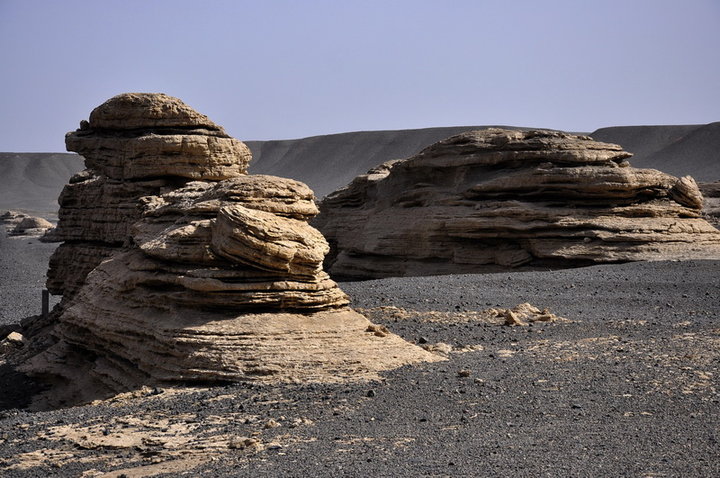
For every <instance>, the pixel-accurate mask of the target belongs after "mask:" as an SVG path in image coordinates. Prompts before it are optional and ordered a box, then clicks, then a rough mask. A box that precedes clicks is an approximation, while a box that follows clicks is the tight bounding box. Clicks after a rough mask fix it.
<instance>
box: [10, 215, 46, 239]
mask: <svg viewBox="0 0 720 478" xmlns="http://www.w3.org/2000/svg"><path fill="white" fill-rule="evenodd" d="M0 223H3V224H5V228H6V230H7V232H8V235H10V236H42V235H43V234H45V233H46V232H48V231H50V230H52V229H53V228H54V227H55V226H54V225H53V223H51V222H50V221H48V220H47V219H44V218H42V217H35V216H30V215H28V214H25V213H23V212H19V211H6V212H4V213H3V214H2V215H1V216H0Z"/></svg>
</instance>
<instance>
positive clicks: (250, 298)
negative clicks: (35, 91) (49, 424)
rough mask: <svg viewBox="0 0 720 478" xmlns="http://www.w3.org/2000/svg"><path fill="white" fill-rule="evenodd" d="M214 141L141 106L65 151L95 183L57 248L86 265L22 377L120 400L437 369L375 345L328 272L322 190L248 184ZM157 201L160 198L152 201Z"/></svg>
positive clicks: (223, 142) (111, 104) (100, 115)
mask: <svg viewBox="0 0 720 478" xmlns="http://www.w3.org/2000/svg"><path fill="white" fill-rule="evenodd" d="M182 128H185V129H183V130H182V132H181V133H178V134H170V132H171V131H175V129H182ZM219 131H222V130H221V129H220V128H219V127H217V126H214V125H213V124H212V123H210V122H209V121H208V120H207V118H205V117H204V116H201V115H199V114H197V113H195V112H194V111H192V110H190V109H189V108H188V107H186V106H185V105H183V104H182V103H180V102H179V100H176V99H174V98H169V97H167V96H164V95H135V94H133V95H121V96H120V97H115V98H113V99H111V100H110V101H108V102H107V103H105V104H104V105H102V106H100V107H99V108H97V109H96V110H95V111H94V112H93V115H91V117H90V128H89V129H88V128H87V127H85V128H84V129H81V130H80V131H78V132H75V133H71V134H70V135H69V136H68V145H69V146H70V147H71V148H73V149H75V150H77V151H80V152H81V153H82V154H88V155H90V159H87V157H86V159H87V164H88V166H89V167H90V168H92V169H91V172H86V173H83V174H82V175H81V176H80V177H76V179H75V180H74V182H73V183H72V184H71V185H69V186H68V188H67V189H66V191H65V192H64V193H63V197H62V198H61V204H63V209H62V210H61V219H60V225H59V231H58V235H59V236H60V237H62V238H64V239H65V240H66V241H69V242H70V244H71V246H72V247H73V248H74V250H75V251H81V252H80V254H83V255H84V256H83V257H86V259H85V260H84V262H83V264H82V267H76V266H74V265H72V264H69V263H68V262H67V261H70V260H72V257H76V256H71V255H66V254H67V253H66V252H63V251H61V252H60V253H59V258H55V260H54V263H53V264H52V266H51V273H52V277H51V281H55V282H53V283H58V284H61V283H62V282H63V280H64V274H67V275H69V280H70V282H71V283H72V285H71V287H67V286H66V287H65V288H64V289H63V290H64V291H65V292H66V296H65V297H64V300H63V302H62V304H61V306H60V307H59V309H60V310H59V312H57V313H58V315H59V318H58V320H57V323H56V324H55V326H54V330H53V334H54V335H55V336H56V337H57V339H58V342H57V343H56V344H54V345H53V346H52V347H50V348H49V349H47V350H46V351H44V352H43V353H41V354H39V355H37V356H36V357H34V358H33V359H31V360H30V361H29V362H28V363H26V364H25V365H24V366H23V370H27V371H30V372H31V373H33V374H35V375H45V376H53V377H55V378H57V377H62V378H64V379H65V380H67V381H70V382H73V381H76V380H79V381H80V382H81V383H84V384H87V383H88V381H90V382H92V384H94V385H92V386H90V385H88V387H89V388H88V389H93V388H98V387H99V388H100V389H105V390H113V391H120V390H126V389H129V388H132V387H134V386H137V385H138V384H152V383H165V382H175V383H177V382H212V381H228V380H250V379H252V380H271V381H275V380H281V381H292V380H329V381H336V380H345V379H353V378H367V377H372V376H374V374H376V373H377V372H378V371H380V370H385V369H389V368H395V367H398V366H401V365H404V364H408V363H413V362H417V361H423V360H437V359H438V358H437V357H436V356H433V355H432V354H429V353H427V352H426V351H424V350H422V349H420V348H418V347H416V346H414V345H411V344H409V343H407V342H405V341H404V340H402V339H401V338H400V337H398V336H396V335H393V334H384V335H383V336H382V337H380V336H377V335H375V334H374V333H373V331H372V330H371V329H372V324H371V323H370V322H369V321H368V320H367V319H366V318H365V317H363V316H362V315H360V314H358V313H356V312H354V311H353V310H351V309H349V308H348V307H347V304H348V298H347V296H346V295H345V294H344V293H343V292H342V291H341V290H340V289H339V288H338V286H337V284H335V282H333V281H332V280H331V279H330V278H329V277H328V275H327V274H326V273H325V272H323V269H322V262H323V258H324V256H325V254H326V253H327V251H328V250H329V247H328V245H327V242H326V241H325V239H324V238H323V236H322V235H321V234H320V233H319V232H318V231H317V230H315V229H313V228H312V227H311V226H310V225H309V224H308V220H309V219H310V218H312V217H313V216H314V215H315V214H317V212H318V210H317V207H316V205H315V202H314V196H313V192H312V190H310V189H309V188H308V187H307V186H306V185H304V184H302V183H300V182H298V181H294V180H290V179H283V178H278V177H273V176H261V175H246V174H244V173H243V172H244V170H245V166H246V164H247V162H248V160H249V159H250V158H249V153H248V152H247V149H246V148H245V147H244V145H243V144H242V143H241V142H239V141H237V140H234V139H232V138H227V137H225V136H224V135H220V134H219V133H218V132H219ZM125 132H128V133H125ZM160 133H162V134H160ZM148 144H151V145H152V148H146V146H147V145H148ZM171 151H174V153H173V154H171ZM150 157H152V159H149V158H150ZM196 179H197V180H196ZM173 186H175V187H173ZM151 190H154V191H157V192H159V193H157V194H154V195H143V194H142V193H144V192H147V191H151ZM104 194H107V197H106V198H104V197H103V195H104ZM139 196H142V197H139ZM95 219H102V221H99V222H98V223H95ZM93 246H94V247H98V248H99V249H98V250H96V249H93ZM66 251H67V248H66ZM101 262H102V263H101ZM91 265H92V267H93V269H92V271H88V273H87V274H85V271H86V270H87V269H89V268H91ZM79 271H80V272H82V273H83V274H81V273H80V272H79ZM56 290H57V289H56ZM69 291H72V292H73V293H72V294H70V296H68V292H69ZM79 392H80V389H79V388H78V387H75V388H74V389H73V393H79ZM84 398H85V399H88V398H90V397H84ZM73 399H74V400H77V399H80V400H82V399H83V397H78V396H76V397H74V398H73Z"/></svg>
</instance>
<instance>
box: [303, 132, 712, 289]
mask: <svg viewBox="0 0 720 478" xmlns="http://www.w3.org/2000/svg"><path fill="white" fill-rule="evenodd" d="M630 156H632V155H631V154H630V153H628V152H626V151H623V150H622V148H621V147H620V146H618V145H614V144H608V143H600V142H596V141H593V140H592V138H590V137H587V136H576V135H571V134H567V133H563V132H557V131H541V130H538V131H512V130H505V129H500V128H490V129H485V130H478V131H472V132H467V133H463V134H460V135H456V136H453V137H451V138H448V139H446V140H444V141H440V142H438V143H436V144H434V145H431V146H429V147H428V148H426V149H424V150H423V151H421V152H420V153H418V154H417V155H415V156H413V157H411V158H409V159H406V160H396V161H390V162H387V163H384V164H382V165H380V166H378V167H377V168H375V169H373V170H371V171H369V172H368V173H367V174H365V175H362V176H359V177H357V178H356V179H355V180H354V181H353V182H352V183H350V184H349V185H348V186H346V187H345V188H342V189H340V190H338V191H336V192H334V193H332V194H330V195H328V196H327V197H326V198H325V200H324V201H323V202H322V203H321V206H320V209H321V214H320V215H319V216H318V218H317V219H316V220H315V222H314V223H313V224H314V225H315V226H316V227H318V229H320V231H322V233H323V234H324V235H325V237H326V238H327V239H328V241H329V242H330V244H331V247H332V249H333V251H332V252H331V254H330V255H329V256H328V261H327V263H326V265H327V266H329V268H328V267H326V268H328V270H329V271H330V272H331V274H333V275H334V276H337V277H346V278H378V277H389V276H404V275H429V274H448V273H468V272H479V271H489V270H498V269H508V268H514V267H521V266H560V267H565V266H577V265H587V264H593V263H608V262H625V261H637V260H663V259H689V258H715V259H717V258H719V257H720V231H718V230H717V229H715V228H714V227H712V226H711V225H710V224H708V222H706V221H705V220H704V219H702V218H701V208H702V203H703V197H702V194H701V193H700V191H699V189H698V187H697V185H696V184H695V181H694V180H693V179H692V178H691V177H689V176H687V177H684V178H680V179H678V178H676V177H673V176H670V175H668V174H664V173H662V172H660V171H656V170H653V169H637V168H633V167H630V164H629V163H628V161H627V159H628V158H629V157H630Z"/></svg>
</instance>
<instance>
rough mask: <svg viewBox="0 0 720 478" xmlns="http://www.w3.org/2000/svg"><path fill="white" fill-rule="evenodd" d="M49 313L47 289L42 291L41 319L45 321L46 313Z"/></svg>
mask: <svg viewBox="0 0 720 478" xmlns="http://www.w3.org/2000/svg"><path fill="white" fill-rule="evenodd" d="M49 312H50V292H48V290H47V289H43V291H42V316H43V319H47V317H48V313H49Z"/></svg>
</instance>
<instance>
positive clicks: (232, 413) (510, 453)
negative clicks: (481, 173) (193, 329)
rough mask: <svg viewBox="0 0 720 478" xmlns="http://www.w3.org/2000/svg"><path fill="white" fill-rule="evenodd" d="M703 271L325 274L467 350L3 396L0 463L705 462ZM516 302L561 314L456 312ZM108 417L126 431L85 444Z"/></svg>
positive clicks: (635, 468) (710, 465)
mask: <svg viewBox="0 0 720 478" xmlns="http://www.w3.org/2000/svg"><path fill="white" fill-rule="evenodd" d="M718 272H720V261H689V262H655V263H634V264H623V265H608V266H595V267H588V268H581V269H572V270H563V271H548V272H520V273H503V274H485V275H459V276H442V277H422V278H403V279H385V280H377V281H367V282H354V283H343V284H341V286H342V288H343V289H344V290H345V291H346V292H348V293H349V294H350V295H351V296H352V297H353V301H354V303H353V306H354V307H358V308H361V309H363V310H365V311H367V313H368V314H369V315H370V316H371V317H372V319H373V320H374V321H376V322H381V323H383V324H385V325H387V326H388V327H389V328H390V330H391V331H393V332H395V333H398V334H400V335H401V336H403V337H404V338H406V339H407V340H409V341H413V342H427V343H430V344H433V343H437V342H444V343H447V344H449V345H451V346H453V347H454V348H455V349H456V350H461V351H462V350H471V351H464V352H459V353H450V354H449V356H448V360H447V361H444V362H438V363H433V364H424V365H419V366H413V367H405V368H402V369H399V370H395V371H392V372H389V373H386V374H384V376H383V379H382V380H381V381H376V382H372V383H358V384H342V385H312V384H304V385H283V386H257V385H255V386H252V385H249V384H235V385H227V386H220V387H214V388H209V389H197V390H191V391H185V392H182V393H176V392H174V391H172V390H145V391H140V392H137V393H136V394H135V396H133V397H126V398H121V399H118V400H116V401H114V402H113V401H106V402H102V403H99V404H95V405H86V406H81V407H75V408H69V409H62V410H53V411H46V412H28V411H24V410H17V409H6V410H5V411H4V412H0V417H2V418H0V475H2V476H9V477H15V476H17V477H25V476H28V477H29V476H43V477H46V476H80V475H81V474H82V473H83V472H86V473H87V474H86V475H85V476H100V471H109V470H116V472H115V473H114V474H110V475H106V476H122V475H123V474H124V475H125V476H151V475H153V476H171V475H184V476H333V477H338V476H352V477H354V476H646V477H651V476H652V477H660V476H698V477H700V476H703V477H705V476H720V443H719V440H720V403H719V401H720V395H718V386H719V383H718V377H720V322H719V320H720V298H719V297H720V294H719V293H718V292H719V291H720V275H719V274H718ZM5 290H6V286H5V284H4V283H3V291H5ZM522 302H530V303H532V304H533V305H536V306H538V307H540V308H544V307H549V308H550V309H551V311H552V312H554V313H556V314H558V315H561V316H563V317H566V318H568V319H570V321H569V322H555V323H547V324H538V323H536V324H533V325H532V326H527V327H506V326H502V325H498V324H497V323H490V322H487V321H479V320H472V314H469V312H473V311H477V310H483V309H488V308H490V307H512V306H515V305H517V304H519V303H522ZM381 307H384V308H381ZM393 307H396V308H400V309H401V310H399V309H395V308H393ZM403 311H411V312H413V311H414V312H415V313H411V314H409V315H408V314H403V313H398V312H403ZM438 311H439V312H444V314H437V313H436V312H438ZM438 317H440V319H438ZM468 317H470V318H468ZM467 346H475V348H474V349H473V348H472V347H471V348H469V349H468V348H467ZM477 346H481V347H477ZM463 348H465V349H463ZM459 372H460V373H459ZM0 393H2V392H0ZM6 408H7V407H6ZM270 419H272V420H274V422H276V423H272V422H270V423H269V422H268V421H269V420H270ZM275 424H278V425H279V426H277V427H274V425H275ZM271 425H272V426H271ZM183 427H184V428H183ZM67 429H72V430H79V432H78V433H79V435H81V437H77V436H73V435H72V434H69V432H67ZM63 430H64V431H63ZM123 430H125V433H126V434H128V436H133V435H135V436H141V435H142V436H144V438H143V439H142V440H141V441H140V442H139V443H136V444H135V445H127V444H125V445H120V444H118V443H115V444H107V443H105V444H103V442H102V440H103V438H102V437H103V436H105V437H107V436H110V437H112V436H113V435H114V434H115V433H122V431H123ZM182 430H185V432H183V431H182ZM188 430H190V431H188ZM184 434H185V435H184ZM186 435H187V436H190V437H191V439H189V441H187V443H185V444H184V445H182V446H179V447H178V446H177V444H176V443H175V442H174V441H173V440H176V439H177V437H178V436H186ZM82 436H84V437H85V438H82ZM240 437H252V438H253V439H254V440H256V442H257V443H256V445H258V446H255V445H253V446H249V445H248V446H245V445H237V443H243V442H242V440H241V439H240ZM238 440H240V441H238ZM233 443H234V444H233ZM228 444H230V446H229V447H228ZM43 457H44V458H43ZM89 470H96V471H97V474H93V473H91V472H90V471H89Z"/></svg>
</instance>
